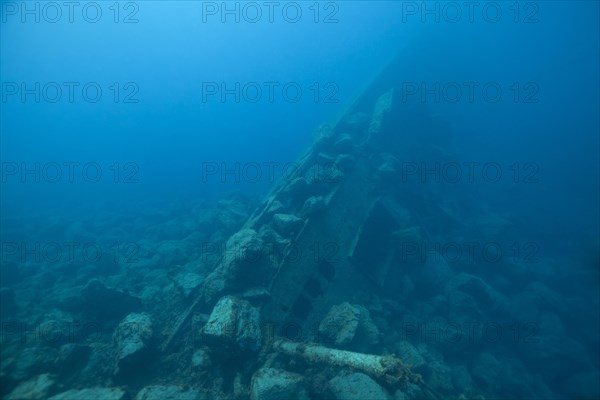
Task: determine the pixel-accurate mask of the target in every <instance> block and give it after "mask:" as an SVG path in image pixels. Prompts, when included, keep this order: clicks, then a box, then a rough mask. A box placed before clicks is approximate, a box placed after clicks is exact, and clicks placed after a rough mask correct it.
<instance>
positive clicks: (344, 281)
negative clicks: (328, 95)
mask: <svg viewBox="0 0 600 400" xmlns="http://www.w3.org/2000/svg"><path fill="white" fill-rule="evenodd" d="M398 63H399V61H393V62H391V63H390V64H389V66H388V67H387V68H386V69H384V71H383V72H382V73H381V74H380V75H378V77H377V78H376V79H375V80H374V81H373V82H372V83H371V84H370V85H369V86H368V87H367V89H366V90H365V91H364V92H363V93H362V94H361V95H360V96H359V97H358V98H357V100H356V101H355V102H354V103H353V104H352V106H351V107H349V109H348V110H347V111H346V112H345V114H344V115H343V116H342V117H341V118H340V119H339V120H338V121H337V122H336V123H334V124H332V125H331V126H330V127H322V128H321V130H320V132H319V137H318V138H317V139H316V140H315V142H314V144H313V145H312V147H311V148H310V149H309V150H308V152H307V153H306V154H305V155H304V156H303V157H301V158H300V160H299V161H298V163H297V166H298V171H300V173H299V174H297V175H296V176H294V177H293V178H288V179H283V180H282V181H281V182H279V183H278V184H277V185H276V186H275V187H274V188H273V189H272V191H271V192H270V193H269V194H268V195H267V196H266V198H265V200H264V201H263V202H262V204H260V205H259V206H258V207H257V208H256V210H255V212H254V213H253V214H252V215H251V216H250V217H249V219H248V220H247V221H246V223H245V224H244V225H243V227H242V228H241V229H240V231H239V232H238V233H236V234H235V235H233V236H232V237H231V238H230V239H229V241H228V242H227V246H226V247H227V249H226V251H225V252H224V254H223V256H222V257H221V260H220V262H219V263H218V265H217V266H216V267H215V268H214V270H213V272H212V273H210V274H209V275H208V276H207V277H206V279H205V280H204V282H203V283H202V285H201V286H200V287H199V288H198V290H197V291H196V293H195V300H194V301H193V303H192V304H191V305H189V307H188V308H187V309H186V310H185V311H183V312H181V313H180V314H179V315H178V316H177V319H176V320H175V321H174V323H173V324H172V325H171V327H170V328H171V329H170V331H168V332H166V340H165V341H164V343H163V351H165V352H168V351H170V350H171V349H173V348H174V347H175V346H177V345H178V343H182V342H185V341H182V340H179V338H180V337H181V336H182V335H185V334H187V333H186V332H187V331H188V330H189V327H190V319H191V318H190V317H191V316H192V314H193V313H194V312H210V310H212V308H213V306H215V304H216V303H217V301H219V299H221V298H223V297H224V296H226V295H234V296H237V297H239V298H246V299H249V301H251V302H256V305H257V306H258V308H259V310H260V318H261V324H262V325H263V326H268V327H270V328H269V329H270V332H271V336H270V338H269V339H265V341H268V342H269V345H268V346H267V347H269V348H271V349H272V350H274V351H278V352H282V353H284V354H288V355H289V354H292V355H293V354H295V353H297V352H296V350H297V349H298V347H297V346H298V345H297V344H294V343H292V342H289V341H285V340H281V338H282V337H287V338H288V339H289V338H290V335H292V336H294V338H295V339H296V341H298V340H303V341H305V342H306V343H314V342H318V339H317V338H315V336H306V334H307V333H309V332H316V331H317V329H316V328H317V327H318V326H319V321H321V320H322V319H323V318H324V316H325V315H326V314H327V312H328V310H329V309H330V308H331V306H332V305H335V304H339V303H342V302H344V301H348V300H349V299H352V298H353V296H354V295H355V294H356V293H357V292H360V291H364V292H374V291H377V290H379V289H382V288H384V286H385V285H386V284H387V282H389V281H390V280H393V279H394V276H395V275H394V274H398V273H399V271H397V268H394V266H395V263H394V259H395V258H396V257H398V251H399V249H398V247H397V246H395V242H394V241H395V240H397V238H398V236H403V237H406V236H407V235H408V236H409V237H410V236H411V235H412V237H418V236H419V235H422V234H426V233H427V232H426V230H425V232H423V231H420V232H415V229H414V225H415V223H414V219H415V215H413V214H412V213H409V212H408V211H407V209H406V206H405V205H403V200H402V199H403V196H406V194H405V193H404V191H403V190H401V189H402V188H399V184H400V183H401V182H400V180H399V170H398V168H399V160H400V159H401V158H402V157H406V155H407V153H406V152H407V151H411V150H407V149H406V147H407V146H405V145H406V142H404V141H403V134H404V132H402V131H399V129H400V128H399V125H398V124H397V121H398V118H400V115H399V114H401V113H403V112H406V111H403V110H404V109H405V108H406V106H407V105H406V104H402V103H403V102H402V99H401V98H400V93H399V92H398V83H397V82H394V80H393V79H390V76H394V75H395V74H394V70H395V69H397V68H398ZM403 152H404V153H403ZM417 218H418V216H417ZM411 219H412V222H411V223H412V225H411V224H409V220H411ZM411 226H412V227H413V228H411ZM267 248H269V251H267ZM267 253H268V256H264V255H265V254H267ZM240 254H242V256H240ZM291 331H294V332H295V333H290V332H291ZM310 349H312V350H313V351H314V352H316V354H317V355H318V358H319V359H321V360H322V361H324V362H325V363H330V364H333V365H347V366H350V367H354V368H359V369H360V368H362V369H363V370H364V371H367V372H369V371H371V372H373V371H374V370H373V368H375V372H377V371H379V369H381V368H384V367H385V365H383V366H382V364H381V363H380V362H381V360H383V359H384V358H383V357H379V356H371V355H361V356H358V357H354V356H353V355H351V356H350V357H349V358H348V357H347V356H348V354H350V352H348V354H344V353H343V352H339V351H338V353H335V352H329V353H328V350H327V348H326V347H319V346H312V347H310ZM332 351H334V350H333V349H332ZM304 356H306V354H304ZM346 359H352V360H354V361H355V363H358V364H360V365H362V367H360V366H359V365H353V364H352V363H351V364H348V360H346ZM344 360H345V361H344ZM385 360H392V359H387V358H385ZM392 361H394V360H392ZM394 362H395V363H396V364H394V365H395V366H396V367H397V366H398V365H401V364H398V363H397V362H396V361H394ZM398 362H399V361H398ZM363 364H364V365H363ZM378 368H379V369H378ZM402 368H404V367H401V368H400V369H399V370H398V371H399V372H400V374H399V375H398V377H397V378H398V379H399V378H400V377H404V378H406V377H407V376H410V374H409V372H408V371H407V370H404V369H402ZM384 369H385V368H384ZM398 371H397V372H398ZM379 372H381V371H379ZM374 375H377V374H376V373H374ZM384 375H385V374H384ZM387 378H390V377H389V376H388V377H387ZM390 379H391V378H390Z"/></svg>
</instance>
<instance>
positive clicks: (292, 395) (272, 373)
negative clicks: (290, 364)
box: [250, 368, 309, 400]
mask: <svg viewBox="0 0 600 400" xmlns="http://www.w3.org/2000/svg"><path fill="white" fill-rule="evenodd" d="M250 398H251V399H252V400H280V399H286V400H309V397H308V395H307V394H306V391H305V389H304V387H303V385H302V376H301V375H298V374H294V373H291V372H287V371H284V370H280V369H275V368H262V369H259V370H258V371H257V372H256V373H255V374H254V376H252V383H251V387H250Z"/></svg>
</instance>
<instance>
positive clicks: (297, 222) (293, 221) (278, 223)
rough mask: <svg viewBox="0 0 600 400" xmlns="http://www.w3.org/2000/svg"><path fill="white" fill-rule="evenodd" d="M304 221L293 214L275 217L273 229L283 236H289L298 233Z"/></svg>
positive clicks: (276, 215)
mask: <svg viewBox="0 0 600 400" xmlns="http://www.w3.org/2000/svg"><path fill="white" fill-rule="evenodd" d="M303 224H304V220H303V219H302V218H298V217H296V216H295V215H291V214H275V215H273V222H272V225H273V228H274V229H275V230H276V231H277V232H279V233H280V234H281V235H283V236H289V235H292V234H294V233H298V231H299V230H300V228H301V227H302V225H303Z"/></svg>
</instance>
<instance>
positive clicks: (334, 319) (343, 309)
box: [319, 303, 379, 350]
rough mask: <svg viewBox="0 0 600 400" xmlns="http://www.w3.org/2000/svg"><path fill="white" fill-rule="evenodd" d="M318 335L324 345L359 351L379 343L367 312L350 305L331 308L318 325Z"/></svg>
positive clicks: (360, 307) (375, 328)
mask: <svg viewBox="0 0 600 400" xmlns="http://www.w3.org/2000/svg"><path fill="white" fill-rule="evenodd" d="M319 335H320V338H321V340H322V341H325V342H326V343H332V344H333V345H335V346H337V347H352V348H355V349H356V348H358V349H360V350H362V349H364V348H368V347H369V346H372V345H375V344H377V343H378V342H379V331H378V330H377V327H376V326H375V324H374V323H373V321H372V320H371V317H370V315H369V311H368V310H367V309H366V308H364V307H362V306H359V305H352V304H350V303H342V304H340V305H337V306H333V307H331V309H330V310H329V313H327V315H326V316H325V318H323V320H322V321H321V323H320V324H319Z"/></svg>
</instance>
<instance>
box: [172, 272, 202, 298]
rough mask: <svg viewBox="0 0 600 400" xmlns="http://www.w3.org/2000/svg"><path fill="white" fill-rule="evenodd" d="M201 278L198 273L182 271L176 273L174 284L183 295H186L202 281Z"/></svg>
mask: <svg viewBox="0 0 600 400" xmlns="http://www.w3.org/2000/svg"><path fill="white" fill-rule="evenodd" d="M202 281H203V278H202V276H200V275H198V274H194V273H192V272H183V273H180V274H177V275H176V276H175V278H174V282H175V286H176V287H177V288H178V289H179V290H180V291H181V292H182V293H183V295H184V296H185V297H188V296H189V295H190V293H192V291H194V289H196V288H197V287H198V286H200V284H201V283H202Z"/></svg>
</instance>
